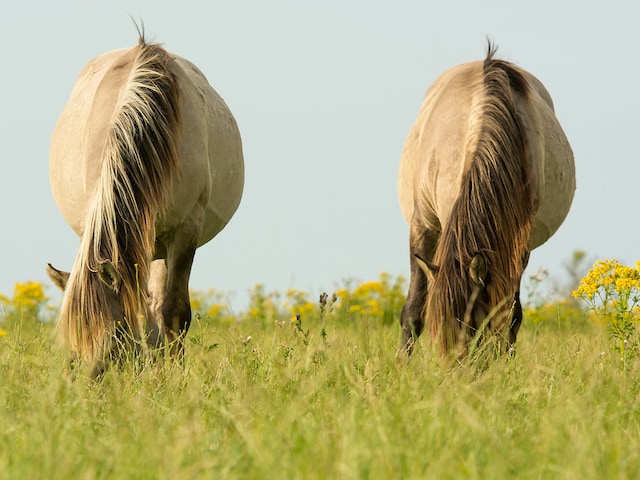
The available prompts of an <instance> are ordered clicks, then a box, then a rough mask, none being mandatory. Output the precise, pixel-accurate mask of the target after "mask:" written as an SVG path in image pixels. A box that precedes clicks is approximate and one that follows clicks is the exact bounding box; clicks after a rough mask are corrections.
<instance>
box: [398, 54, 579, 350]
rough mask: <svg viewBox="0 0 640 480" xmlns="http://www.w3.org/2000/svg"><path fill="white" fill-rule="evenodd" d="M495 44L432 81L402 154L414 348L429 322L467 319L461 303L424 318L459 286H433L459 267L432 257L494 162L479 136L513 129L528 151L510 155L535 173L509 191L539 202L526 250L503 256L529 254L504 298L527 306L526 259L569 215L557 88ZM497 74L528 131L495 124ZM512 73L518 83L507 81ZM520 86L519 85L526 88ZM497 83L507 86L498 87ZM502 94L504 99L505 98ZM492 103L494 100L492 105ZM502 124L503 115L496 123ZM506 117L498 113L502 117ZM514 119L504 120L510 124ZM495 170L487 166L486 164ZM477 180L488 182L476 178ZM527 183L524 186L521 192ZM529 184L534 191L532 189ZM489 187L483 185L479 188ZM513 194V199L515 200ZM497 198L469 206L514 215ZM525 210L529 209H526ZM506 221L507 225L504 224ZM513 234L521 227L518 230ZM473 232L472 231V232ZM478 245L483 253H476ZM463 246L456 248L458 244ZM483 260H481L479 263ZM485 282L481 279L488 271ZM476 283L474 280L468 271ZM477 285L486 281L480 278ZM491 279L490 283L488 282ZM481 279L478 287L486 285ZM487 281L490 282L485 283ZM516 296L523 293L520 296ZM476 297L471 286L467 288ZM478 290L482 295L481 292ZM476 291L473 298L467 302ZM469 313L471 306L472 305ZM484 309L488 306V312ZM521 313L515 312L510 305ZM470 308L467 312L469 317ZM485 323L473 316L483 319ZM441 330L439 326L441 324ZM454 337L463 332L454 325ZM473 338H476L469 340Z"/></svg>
mask: <svg viewBox="0 0 640 480" xmlns="http://www.w3.org/2000/svg"><path fill="white" fill-rule="evenodd" d="M493 54H494V50H493V47H491V46H490V48H489V53H488V56H487V60H486V61H485V62H482V61H480V62H471V63H466V64H463V65H459V66H456V67H454V68H452V69H450V70H448V71H446V72H445V73H443V74H442V75H441V76H440V77H438V78H437V79H436V81H435V82H434V83H433V84H432V85H431V87H430V88H429V89H428V91H427V93H426V95H425V98H424V102H423V104H422V107H421V109H420V112H419V114H418V118H417V119H416V121H415V124H414V125H413V127H412V129H411V131H410V132H409V135H408V137H407V140H406V143H405V146H404V149H403V151H402V156H401V160H400V168H399V176H398V191H399V200H400V206H401V209H402V213H403V215H404V218H405V219H406V221H407V223H408V224H409V226H410V228H411V232H410V261H411V284H410V287H409V295H408V298H407V303H406V305H405V307H404V310H403V315H402V328H403V345H404V346H405V347H406V348H408V349H409V350H411V347H412V345H413V342H414V340H415V338H417V336H418V335H420V333H421V332H422V329H423V326H424V322H425V320H426V322H427V323H431V324H432V334H434V335H437V334H440V335H441V336H442V335H443V332H442V329H443V328H445V327H443V324H447V323H450V324H451V323H456V322H457V323H458V324H461V323H464V322H465V318H463V316H465V313H464V308H463V309H462V310H463V312H457V316H458V318H457V319H448V318H447V319H436V318H425V316H427V317H428V316H429V312H428V311H427V310H428V308H427V304H428V303H429V300H430V298H429V297H430V296H431V295H432V294H433V295H440V296H442V295H445V296H446V299H444V300H442V301H443V302H445V303H446V302H448V301H449V300H450V298H451V297H453V296H455V292H454V293H451V292H436V293H433V292H431V290H432V289H431V287H430V286H432V285H433V283H434V276H435V277H437V276H438V274H441V275H451V274H452V272H451V271H447V272H444V273H443V272H442V271H441V268H440V267H441V265H433V264H432V262H433V261H434V256H435V255H436V252H437V250H438V245H439V242H440V241H441V235H442V234H443V232H446V231H447V228H459V227H456V226H451V225H449V224H450V217H451V215H452V212H453V209H454V208H456V205H457V204H456V202H457V201H458V199H459V195H460V192H461V190H462V187H463V183H464V182H467V181H468V175H469V174H468V172H469V171H470V165H471V164H472V163H473V162H476V167H477V168H478V169H485V170H486V172H489V171H490V170H489V168H488V167H487V166H485V165H480V166H478V165H477V163H478V162H481V161H482V159H480V160H478V157H479V156H480V155H479V154H478V142H479V139H480V138H481V137H482V138H483V142H485V143H484V144H485V145H499V144H501V143H508V140H509V138H506V139H505V136H507V137H508V136H509V135H512V136H518V137H522V140H521V141H522V142H524V152H522V158H504V159H501V161H502V162H503V163H505V164H510V163H517V162H521V165H522V166H523V167H522V168H524V169H525V170H528V171H525V172H524V173H523V174H522V176H527V177H528V178H527V179H526V180H525V182H524V185H522V186H521V187H517V186H516V187H511V188H514V189H515V190H514V191H512V193H513V197H510V194H509V193H508V192H506V198H505V199H502V203H509V202H510V201H514V200H515V198H517V196H518V195H522V194H525V195H526V200H525V203H526V202H529V201H530V202H531V204H532V207H533V218H521V219H518V220H517V222H519V223H517V225H520V226H519V227H518V226H516V228H519V229H520V228H521V229H524V230H522V231H523V232H524V231H525V230H526V232H527V234H528V235H529V237H528V242H526V243H528V245H527V247H526V248H524V251H523V252H504V254H503V255H522V256H523V257H524V260H523V262H522V267H521V268H520V269H519V270H520V271H519V272H518V273H517V275H518V278H517V283H518V284H517V285H513V289H512V291H511V292H508V294H507V293H506V292H505V295H507V296H509V298H505V299H504V300H505V301H506V302H507V304H508V305H511V302H513V303H514V304H516V303H517V305H514V308H516V309H517V308H519V300H518V298H517V295H518V291H519V280H520V277H519V275H521V274H522V270H524V267H525V266H526V261H527V259H528V254H529V251H530V250H532V249H534V248H536V247H538V246H539V245H541V244H542V243H544V242H545V241H547V240H548V239H549V238H550V237H551V236H552V235H553V234H554V232H555V231H556V230H557V229H558V228H559V226H560V225H561V223H562V222H563V221H564V219H565V217H566V215H567V213H568V211H569V208H570V206H571V202H572V199H573V194H574V190H575V171H574V161H573V153H572V151H571V147H570V145H569V142H568V141H567V138H566V136H565V134H564V132H563V130H562V128H561V126H560V124H559V122H558V120H557V118H556V116H555V114H554V108H553V103H552V100H551V97H550V95H549V93H548V92H547V90H546V88H545V87H544V86H543V85H542V83H541V82H540V81H539V80H538V79H537V78H535V77H534V76H533V75H531V74H530V73H528V72H526V71H524V70H522V69H520V68H518V67H516V66H515V65H513V64H509V63H507V62H502V61H496V60H494V59H493V58H492V57H493ZM489 74H491V75H498V76H502V77H504V78H505V80H504V83H506V85H507V87H506V88H504V92H500V94H501V95H504V97H505V100H504V102H503V103H504V105H500V107H501V108H503V110H504V114H505V116H506V117H511V121H512V122H515V124H516V127H518V128H519V129H520V131H521V132H522V131H523V132H524V133H517V132H518V128H515V127H513V131H510V130H509V128H510V127H507V126H504V127H503V129H502V130H499V129H497V128H494V127H492V126H491V125H490V123H491V122H492V121H493V120H491V119H488V117H489V116H490V115H492V114H491V113H489V110H490V107H491V108H492V107H493V106H492V104H491V102H494V103H496V102H499V101H498V100H496V99H495V98H491V95H492V94H491V93H489V88H488V87H487V85H488V83H489V80H487V78H488V76H489ZM509 81H511V87H508V85H509ZM520 87H521V88H520ZM493 88H494V89H496V88H498V89H499V88H500V87H495V86H494V87H493ZM500 101H501V100H500ZM487 105H490V107H488V106H487ZM494 123H496V122H494ZM498 123H499V122H498ZM505 124H506V123H505ZM490 174H491V175H492V176H495V177H496V178H493V177H492V178H491V179H490V182H494V184H495V182H500V181H501V178H500V175H501V171H500V170H496V171H491V173H490ZM487 175H489V173H487ZM469 188H471V189H473V188H476V189H478V188H481V187H479V186H478V185H476V186H475V187H473V186H471V187H469ZM520 190H522V191H520ZM525 190H526V192H525ZM480 193H482V192H480ZM509 198H512V200H509ZM496 201H497V200H496V199H492V198H487V205H488V206H485V205H474V206H471V209H473V210H476V211H477V210H483V209H492V208H495V209H496V211H501V212H504V213H503V214H506V215H509V214H510V213H509V212H510V210H509V208H510V206H509V205H496V206H492V205H491V202H496ZM514 207H515V208H514V209H513V214H514V215H515V214H516V212H518V208H519V207H520V205H516V206H514ZM524 216H525V217H527V216H528V214H526V213H525V214H524ZM502 220H503V219H500V218H497V219H495V218H492V217H491V215H488V216H487V220H486V221H487V222H495V223H496V224H498V225H499V224H500V222H501V221H502ZM467 227H468V229H469V230H470V231H472V230H473V229H474V228H475V229H476V230H477V229H478V228H480V229H481V228H483V226H482V225H474V226H467ZM497 230H499V228H497ZM514 235H515V233H514ZM468 236H470V235H469V234H468V233H467V237H468ZM470 240H471V239H470V238H458V240H457V241H458V242H459V243H461V244H462V243H464V242H467V241H470ZM483 248H484V249H485V250H486V251H492V252H498V251H499V250H500V248H501V246H500V245H483ZM476 253H478V254H480V252H476ZM451 254H452V255H455V253H451ZM446 255H447V253H446V252H440V259H442V258H443V257H444V256H446ZM480 260H481V263H480V265H483V269H484V268H485V260H486V258H485V256H484V254H482V256H481V257H480V258H479V259H478V261H480ZM455 261H457V262H459V263H461V264H460V266H459V269H458V272H457V273H456V274H457V275H463V276H466V275H469V276H473V275H472V272H471V273H467V272H469V269H470V268H471V265H470V263H471V258H466V259H462V258H458V259H455ZM474 265H476V264H474ZM492 268H493V269H495V268H496V266H495V265H489V264H488V265H486V269H487V270H488V272H484V274H485V275H486V274H487V273H489V274H491V273H493V278H496V277H498V276H499V275H500V274H501V273H503V272H496V271H495V270H494V271H493V272H492ZM480 280H481V282H480V284H481V283H482V279H480ZM463 281H468V282H471V279H467V280H463ZM480 284H478V285H480ZM482 286H483V287H484V285H482ZM478 288H479V287H478ZM488 288H489V287H488V286H487V289H488ZM467 292H474V295H477V294H478V289H476V288H475V286H473V285H472V286H470V287H468V288H467ZM514 295H515V299H514ZM467 297H469V295H468V296H467ZM477 298H480V297H477ZM475 299H476V297H475V296H474V298H467V299H466V302H467V303H468V305H467V307H468V310H469V311H471V310H472V309H473V308H474V305H472V303H473V302H475V301H476V300H475ZM496 307H497V305H488V306H487V308H486V309H488V310H489V311H491V309H492V308H496ZM468 313H469V312H467V314H468ZM485 313H489V312H488V311H486V312H485ZM512 313H513V312H512ZM468 319H469V317H467V318H466V320H468ZM515 321H517V325H516V326H515V332H513V331H512V337H513V338H512V340H513V341H515V334H516V333H517V327H518V326H519V319H514V322H515ZM477 327H478V325H474V326H473V328H472V330H473V329H474V328H477ZM438 332H439V333H438ZM454 336H455V334H454ZM434 340H435V341H436V342H437V343H439V344H440V345H441V348H442V350H443V351H445V352H446V351H449V350H450V348H451V347H452V346H453V344H455V343H457V340H456V339H453V341H451V339H450V340H449V341H445V340H443V339H442V338H439V339H434ZM467 340H468V339H467Z"/></svg>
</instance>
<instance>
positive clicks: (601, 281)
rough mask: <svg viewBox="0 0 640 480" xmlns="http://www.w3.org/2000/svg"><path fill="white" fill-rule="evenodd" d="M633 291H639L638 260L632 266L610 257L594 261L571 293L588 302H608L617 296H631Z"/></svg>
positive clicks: (639, 267)
mask: <svg viewBox="0 0 640 480" xmlns="http://www.w3.org/2000/svg"><path fill="white" fill-rule="evenodd" d="M633 293H635V294H638V293H640V261H638V262H636V263H635V268H633V267H628V266H626V265H621V264H620V263H619V262H618V261H617V260H616V259H612V260H604V261H598V262H596V263H595V264H594V265H593V268H592V269H591V270H589V272H588V273H587V275H586V276H585V277H584V278H583V279H582V280H581V281H580V285H579V286H578V288H577V289H576V290H574V291H573V293H572V294H573V296H574V297H576V298H583V299H585V300H587V301H588V302H593V301H594V300H596V299H599V300H601V301H602V302H610V301H614V300H615V299H617V298H619V297H626V298H631V296H632V294H633Z"/></svg>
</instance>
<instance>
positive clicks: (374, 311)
mask: <svg viewBox="0 0 640 480" xmlns="http://www.w3.org/2000/svg"><path fill="white" fill-rule="evenodd" d="M336 295H337V297H338V298H339V300H340V303H339V304H338V306H337V307H336V311H337V314H338V315H339V316H341V317H346V318H348V319H350V320H357V319H359V318H363V317H369V318H374V317H378V318H381V319H382V322H383V323H387V324H389V323H393V322H395V321H397V317H398V316H399V315H400V310H401V309H402V305H404V301H405V298H406V297H405V295H406V293H405V279H404V277H402V276H399V277H397V278H396V279H395V280H394V279H393V278H392V276H391V275H390V274H388V273H385V272H383V273H382V274H381V275H380V278H379V279H378V280H377V281H371V282H364V283H361V284H359V285H357V286H355V287H354V288H351V285H350V282H347V285H346V287H345V288H342V289H340V290H338V291H337V292H336Z"/></svg>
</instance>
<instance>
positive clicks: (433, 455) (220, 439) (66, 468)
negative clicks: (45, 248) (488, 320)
mask: <svg viewBox="0 0 640 480" xmlns="http://www.w3.org/2000/svg"><path fill="white" fill-rule="evenodd" d="M549 312H551V313H548V314H547V315H546V316H544V315H538V317H536V321H535V323H534V322H532V321H529V322H528V321H527V319H526V318H525V322H524V327H523V329H522V330H521V331H520V334H519V339H518V345H517V354H516V355H515V357H514V358H511V359H508V358H504V359H501V360H499V361H496V362H494V363H492V364H491V365H490V366H489V367H488V368H486V369H484V370H483V371H479V370H478V369H474V368H471V367H465V366H456V367H453V368H446V367H444V366H443V365H441V364H440V362H439V361H438V359H437V358H436V357H435V356H434V355H433V354H432V353H431V352H430V350H429V348H428V345H427V342H426V341H425V340H426V339H423V338H421V339H420V341H419V342H418V346H417V349H416V351H415V354H414V356H413V357H412V358H411V359H410V360H409V361H407V360H406V359H405V358H403V357H399V356H398V355H397V349H398V346H399V341H400V333H399V327H398V325H397V323H391V324H389V323H388V322H387V323H385V322H383V321H382V320H383V319H382V318H381V317H379V316H375V315H369V316H359V317H357V319H354V318H353V317H348V316H346V315H337V314H335V312H334V313H331V314H325V315H323V316H321V315H320V311H319V309H317V310H316V311H315V312H314V313H313V314H309V315H308V316H307V317H301V320H300V322H301V323H295V322H291V321H290V320H289V319H288V318H286V319H279V321H274V322H267V321H259V322H255V321H249V320H244V321H242V322H236V323H226V322H216V321H213V320H211V319H208V318H207V317H203V318H196V320H195V321H194V325H193V326H192V330H191V331H190V333H189V336H188V337H187V346H186V354H185V357H184V360H183V361H182V363H172V364H167V365H164V367H162V368H159V369H158V368H155V367H148V368H144V369H142V371H140V369H139V368H138V366H136V365H135V364H133V363H131V364H130V365H127V364H125V365H124V366H123V367H122V368H119V369H118V368H112V369H110V370H108V371H107V373H106V374H105V376H104V378H103V379H102V380H101V381H99V382H89V381H83V380H76V381H73V380H71V379H69V378H68V376H67V375H65V359H64V355H63V354H62V352H60V351H59V349H58V347H57V344H56V342H55V341H54V340H53V338H52V328H51V326H50V325H49V324H42V323H38V322H36V321H35V320H34V319H33V318H30V317H25V316H22V317H16V316H14V317H11V316H9V317H7V316H5V321H4V322H2V323H0V328H2V329H3V330H4V331H6V332H7V335H5V336H3V337H1V338H0V478H1V479H5V478H6V479H31V478H52V479H58V478H59V479H67V478H69V479H85V478H86V479H113V478H117V479H165V478H166V479H194V478H225V479H226V478H230V479H233V478H242V479H281V478H296V479H297V478H304V479H314V478H318V479H320V478H322V479H327V478H332V479H333V478H340V479H361V478H362V479H366V478H371V479H378V478H379V479H388V478H402V479H412V478H420V479H422V478H434V479H448V478H452V479H453V478H455V479H460V478H469V479H503V478H531V479H540V478H554V479H555V478H560V479H585V478H594V479H604V478H607V479H608V478H629V479H632V478H640V426H639V421H638V419H639V418H640V401H639V398H638V396H639V392H640V364H638V363H636V364H632V365H630V367H629V368H628V369H626V370H623V369H621V368H620V365H619V362H618V360H617V357H616V355H615V354H614V353H613V352H612V351H611V350H610V348H609V344H608V338H607V334H606V331H605V330H604V329H603V328H602V327H601V326H598V325H595V324H591V323H588V322H587V321H586V319H585V317H583V316H582V314H581V313H579V312H576V310H575V309H572V308H569V307H567V306H566V305H564V304H560V305H559V307H558V308H556V309H553V308H552V309H549ZM396 321H397V319H396Z"/></svg>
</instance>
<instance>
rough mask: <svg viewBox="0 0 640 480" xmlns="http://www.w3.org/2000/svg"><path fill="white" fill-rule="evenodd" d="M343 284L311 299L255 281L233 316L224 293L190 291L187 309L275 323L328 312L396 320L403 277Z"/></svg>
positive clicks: (216, 316) (385, 276)
mask: <svg viewBox="0 0 640 480" xmlns="http://www.w3.org/2000/svg"><path fill="white" fill-rule="evenodd" d="M345 283H346V285H345V286H344V287H343V288H340V289H338V290H337V291H336V292H335V293H334V294H333V295H327V294H326V293H323V294H322V295H320V297H319V299H313V300H311V296H310V294H309V293H308V292H305V291H302V290H296V289H289V290H287V291H286V292H285V293H284V295H282V294H280V293H279V292H268V291H267V290H266V288H265V286H264V285H262V284H258V285H256V286H254V287H253V290H252V292H251V294H250V298H249V306H248V309H247V310H246V311H245V312H243V313H239V315H237V316H236V315H234V314H233V312H232V311H231V307H230V306H229V302H228V301H227V300H226V296H224V295H221V294H220V293H218V292H216V291H215V290H213V289H211V290H209V291H208V292H206V293H202V292H198V291H192V292H191V309H192V311H193V312H194V313H200V314H201V315H203V316H206V317H209V318H210V319H211V320H215V321H225V320H227V321H236V320H244V321H254V322H260V323H275V324H276V325H283V324H284V323H285V322H293V323H295V322H296V321H297V319H298V318H302V319H311V318H314V317H321V316H323V315H325V314H328V313H331V314H332V315H333V316H334V318H343V319H349V320H357V319H360V318H364V317H367V318H379V319H381V320H382V321H383V322H384V323H392V322H394V321H397V320H398V317H399V315H400V310H401V309H402V305H403V304H404V301H405V285H404V284H405V279H404V277H401V276H400V277H397V278H395V279H394V278H393V277H392V276H391V275H390V274H388V273H382V274H381V275H380V278H379V279H378V280H376V281H370V282H363V283H358V284H354V282H353V281H346V282H345Z"/></svg>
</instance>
